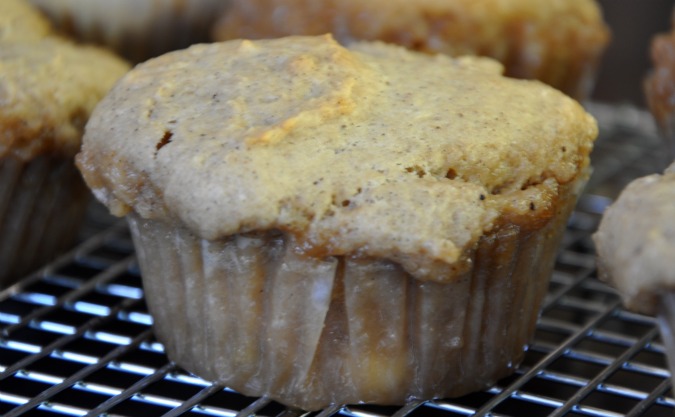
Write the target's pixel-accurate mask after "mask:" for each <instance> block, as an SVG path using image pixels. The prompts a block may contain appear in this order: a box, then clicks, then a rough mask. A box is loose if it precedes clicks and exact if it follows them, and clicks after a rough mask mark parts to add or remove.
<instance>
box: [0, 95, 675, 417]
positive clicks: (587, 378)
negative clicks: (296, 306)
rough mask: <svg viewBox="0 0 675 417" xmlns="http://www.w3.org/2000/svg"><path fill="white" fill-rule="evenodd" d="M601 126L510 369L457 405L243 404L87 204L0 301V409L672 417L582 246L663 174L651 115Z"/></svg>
mask: <svg viewBox="0 0 675 417" xmlns="http://www.w3.org/2000/svg"><path fill="white" fill-rule="evenodd" d="M589 108H590V110H591V112H593V113H595V114H596V116H597V118H598V120H599V123H600V129H601V135H600V138H599V139H598V141H597V144H596V148H595V150H594V154H593V160H594V165H595V167H596V168H595V172H594V174H593V176H592V177H591V181H590V183H589V186H588V191H587V193H586V194H584V196H583V197H582V199H581V201H580V202H579V205H578V207H577V210H576V211H575V213H574V214H573V216H572V218H571V220H570V222H569V225H568V228H567V231H566V234H565V238H564V241H563V244H562V247H561V249H560V251H559V254H558V257H557V262H556V267H555V271H554V273H553V276H552V279H551V285H550V289H549V292H548V295H547V298H546V300H545V304H544V307H543V309H542V313H541V318H540V319H539V321H538V325H537V330H536V334H535V337H534V339H533V341H532V343H531V344H530V345H529V347H528V350H527V353H526V356H525V360H524V362H523V363H522V365H521V366H520V367H519V368H518V370H517V371H516V373H515V374H514V375H512V376H510V377H508V378H505V379H504V380H502V381H499V383H497V384H496V385H495V386H493V387H492V388H490V389H488V390H485V391H483V392H477V393H474V394H471V395H467V396H464V397H461V398H454V399H442V400H434V401H426V402H415V403H410V404H407V405H406V406H403V407H383V406H375V405H341V406H335V407H332V408H329V409H325V410H322V411H319V412H311V413H308V412H303V411H301V410H294V409H289V408H286V407H284V406H282V405H281V404H278V403H276V402H274V401H271V400H268V399H265V398H250V397H246V396H243V395H240V394H238V393H236V392H235V391H233V390H231V389H229V388H226V387H222V386H218V385H214V384H212V383H209V382H207V381H204V380H202V379H200V378H198V377H195V376H193V375H190V374H189V373H186V372H185V371H183V370H182V369H180V368H179V367H178V366H176V365H175V364H173V363H171V362H170V361H169V360H168V359H167V357H166V356H165V354H164V351H163V347H162V345H161V344H160V343H158V342H157V341H156V340H155V339H154V336H153V333H152V317H151V316H150V315H149V314H148V311H147V308H146V305H145V302H144V299H143V289H142V286H141V281H140V272H139V270H138V266H137V264H136V261H135V257H134V250H133V246H132V243H131V239H130V236H129V234H128V231H127V228H126V225H125V223H124V222H123V221H116V220H113V219H112V218H109V217H107V215H106V214H105V213H104V212H103V210H102V209H101V208H100V207H98V206H94V207H93V208H92V210H91V213H90V217H91V219H90V221H89V222H88V226H87V227H86V228H85V229H84V231H83V236H85V237H87V238H86V239H84V240H83V241H82V242H81V243H80V244H79V245H78V246H77V247H76V248H74V249H73V250H72V251H71V252H69V253H66V254H64V255H63V256H61V257H60V258H58V259H56V260H54V261H53V262H52V263H50V264H49V265H46V266H44V267H43V268H41V269H40V270H38V271H36V272H35V273H33V274H32V275H31V276H29V277H27V278H26V279H24V280H22V281H21V282H20V283H19V284H16V285H14V286H13V287H10V288H8V289H7V290H5V291H3V292H1V293H0V413H2V414H3V415H5V416H7V417H12V416H22V415H30V416H54V415H69V416H95V415H109V416H124V417H133V416H143V417H152V416H160V415H165V416H179V415H184V416H241V417H243V416H261V417H262V416H278V417H299V416H307V417H310V416H311V417H329V416H343V417H383V416H392V417H404V416H407V417H419V416H430V417H452V416H469V415H471V416H491V417H507V416H531V417H539V416H570V417H581V416H610V417H613V416H650V417H658V416H672V415H673V413H674V410H675V398H674V397H673V396H672V395H671V382H670V373H669V371H668V367H667V364H666V359H665V354H664V346H663V344H662V342H661V340H660V336H659V333H658V331H657V327H656V323H655V320H654V319H653V318H651V317H646V316H642V315H639V314H634V313H631V312H628V311H626V310H624V309H623V308H622V307H621V303H620V299H619V297H618V295H617V294H616V293H615V292H614V291H613V290H612V289H610V288H608V287H607V286H606V285H604V284H603V283H602V282H600V281H599V280H598V279H597V277H596V267H595V253H594V249H593V243H592V240H591V238H590V236H591V234H592V233H593V232H594V231H595V229H596V227H597V224H598V222H599V220H600V217H601V214H602V212H603V210H604V208H605V207H606V206H607V205H608V204H609V203H610V202H611V201H612V198H613V197H615V196H616V195H617V193H618V192H619V191H620V190H621V189H622V188H623V187H624V186H625V184H626V183H627V182H628V181H630V180H631V179H633V178H635V177H638V176H641V175H645V174H649V173H652V172H656V171H660V169H661V168H662V167H663V165H664V164H665V161H663V152H662V151H661V149H662V146H661V143H660V139H659V137H658V134H657V133H656V129H655V128H654V126H653V123H652V121H651V118H650V117H649V116H648V115H647V114H645V113H644V112H642V111H640V110H637V109H635V108H632V107H617V106H608V105H600V104H591V105H590V106H589Z"/></svg>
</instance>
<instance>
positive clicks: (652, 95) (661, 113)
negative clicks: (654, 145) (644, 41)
mask: <svg viewBox="0 0 675 417" xmlns="http://www.w3.org/2000/svg"><path fill="white" fill-rule="evenodd" d="M650 52H651V54H650V56H651V59H652V63H653V66H654V67H653V69H652V71H651V72H650V73H649V75H648V76H647V77H646V79H645V82H644V91H645V98H646V100H647V105H648V107H649V110H650V111H651V113H652V114H653V115H654V119H655V120H656V122H657V124H658V126H659V128H660V129H661V132H662V133H663V136H664V138H665V141H666V142H665V143H666V147H667V149H668V152H669V156H670V157H669V159H668V161H671V160H673V159H675V31H672V30H671V31H670V32H669V33H663V34H660V35H657V36H655V37H654V39H653V40H652V43H651V50H650Z"/></svg>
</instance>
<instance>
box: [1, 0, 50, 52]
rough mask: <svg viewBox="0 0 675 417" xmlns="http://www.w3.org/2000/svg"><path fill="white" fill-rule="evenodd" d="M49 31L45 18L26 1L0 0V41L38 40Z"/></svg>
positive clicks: (48, 33)
mask: <svg viewBox="0 0 675 417" xmlns="http://www.w3.org/2000/svg"><path fill="white" fill-rule="evenodd" d="M51 33H52V27H51V25H50V24H49V21H48V20H47V18H45V17H44V16H43V15H42V14H41V13H40V12H39V11H37V9H35V8H33V7H31V6H30V5H29V4H28V3H27V2H26V1H24V0H2V1H0V42H9V41H32V40H38V39H42V38H44V37H46V36H48V35H50V34H51Z"/></svg>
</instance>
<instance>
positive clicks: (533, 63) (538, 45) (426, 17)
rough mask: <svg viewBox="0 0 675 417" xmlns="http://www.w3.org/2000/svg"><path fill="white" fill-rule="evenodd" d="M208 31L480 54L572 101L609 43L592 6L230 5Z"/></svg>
mask: <svg viewBox="0 0 675 417" xmlns="http://www.w3.org/2000/svg"><path fill="white" fill-rule="evenodd" d="M213 32H214V38H215V39H217V40H226V39H236V38H245V39H257V38H272V37H280V36H287V35H321V34H324V33H332V34H333V35H334V36H335V37H336V39H338V40H339V41H340V42H342V43H349V42H352V41H354V40H381V41H384V42H391V43H395V44H400V45H403V46H405V47H407V48H411V49H414V50H418V51H423V52H428V53H444V54H449V55H452V56H457V55H467V54H470V55H481V56H488V57H492V58H495V59H497V60H499V61H501V62H502V63H503V64H504V66H505V72H506V75H507V76H511V77H517V78H525V79H539V80H541V81H543V82H546V83H548V84H550V85H552V86H554V87H556V88H558V89H560V90H562V91H563V92H565V93H567V94H568V95H571V96H573V97H575V98H577V99H584V98H587V97H588V96H589V94H590V92H591V90H592V88H593V85H594V80H595V73H596V67H597V66H598V63H599V60H600V57H601V54H602V52H603V51H604V49H605V47H606V45H607V43H608V41H609V30H608V28H607V26H606V25H605V23H604V22H603V19H602V14H601V10H600V9H599V7H598V5H597V4H596V3H595V1H594V0H547V1H541V0H480V1H476V0H422V1H407V0H370V1H361V0H324V1H316V0H233V1H232V7H231V8H230V9H228V11H227V13H226V14H225V15H224V16H223V18H221V19H220V20H219V21H218V22H217V23H216V24H215V25H214V30H213Z"/></svg>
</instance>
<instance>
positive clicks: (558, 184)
mask: <svg viewBox="0 0 675 417" xmlns="http://www.w3.org/2000/svg"><path fill="white" fill-rule="evenodd" d="M501 70H502V68H501V66H500V65H499V64H498V63H497V62H496V61H492V60H488V59H484V58H462V59H452V58H449V57H447V56H442V55H438V56H429V55H425V54H419V53H414V52H410V51H408V50H406V49H404V48H401V47H397V46H392V45H385V44H381V43H357V44H353V45H352V46H351V47H350V48H349V49H347V48H345V47H343V46H340V44H338V43H337V42H336V41H335V40H333V38H332V37H330V36H321V37H290V38H281V39H274V40H261V41H229V42H223V43H215V44H210V45H197V46H193V47H190V48H189V49H187V50H184V51H179V52H173V53H169V54H167V55H164V56H162V57H159V58H156V59H153V60H150V61H148V62H146V63H144V64H141V65H139V66H137V67H136V68H135V69H134V70H132V71H131V72H130V73H129V74H128V75H127V76H125V77H124V78H123V79H122V80H121V81H120V83H118V84H117V86H116V87H115V88H114V89H113V90H112V91H111V93H110V94H109V95H108V96H107V97H106V98H105V99H104V100H103V101H102V102H101V104H99V106H98V107H97V108H96V110H95V111H94V113H93V115H92V118H91V119H90V121H89V122H88V124H87V128H86V134H85V138H84V142H83V147H82V151H81V153H80V154H79V155H78V157H77V164H78V166H79V168H80V170H81V171H82V173H83V176H84V178H85V180H86V182H87V183H88V185H89V186H90V187H91V188H92V189H93V190H94V193H95V195H96V196H97V197H98V198H99V199H100V200H101V201H102V202H103V203H104V204H106V205H107V206H108V207H109V208H110V210H111V212H112V213H113V214H115V215H118V216H124V215H126V216H128V219H129V223H130V226H131V230H132V236H133V238H134V242H135V246H136V249H137V254H138V261H139V264H140V267H141V271H142V276H143V283H144V288H145V291H146V294H145V295H146V300H147V302H148V306H149V308H150V311H151V313H152V314H153V316H154V326H155V331H156V334H157V337H158V339H159V340H160V341H162V343H164V345H165V348H166V352H167V353H168V355H169V357H170V358H171V359H173V360H174V361H176V362H177V363H178V364H179V365H181V366H182V367H184V368H185V369H187V370H189V371H191V372H194V373H196V374H197V375H199V376H201V377H203V378H206V379H208V380H213V381H218V382H219V383H223V384H226V385H228V386H230V387H232V388H234V389H235V390H238V391H240V392H242V393H244V394H246V395H254V396H267V397H271V398H273V399H275V400H278V401H280V402H282V403H284V404H289V405H292V406H296V407H301V408H304V409H310V410H312V409H318V408H321V407H324V406H326V405H328V404H332V403H354V402H375V403H380V404H401V403H403V402H405V401H408V400H411V399H415V398H422V399H426V398H435V397H444V396H451V395H453V396H454V395H462V394H465V393H467V392H470V391H473V390H478V389H482V388H485V387H487V386H489V385H490V384H492V383H494V382H495V381H496V380H497V379H499V378H501V377H503V376H506V375H508V374H510V373H512V372H513V371H514V370H515V367H516V366H517V364H518V363H519V361H520V360H521V359H522V357H523V349H524V347H525V345H526V343H527V342H528V340H529V338H530V337H531V334H532V332H533V329H534V326H535V321H536V318H537V314H538V310H539V306H540V304H541V302H542V298H543V297H544V294H545V293H546V289H547V284H548V279H549V274H550V272H551V268H552V265H553V260H554V256H555V253H556V246H557V244H558V241H559V238H560V235H561V233H562V231H563V229H564V226H565V222H566V219H567V216H568V214H569V213H570V211H571V210H572V208H573V206H574V204H575V201H576V197H577V194H578V193H579V190H580V187H581V186H582V185H583V183H584V182H585V181H586V177H587V169H588V166H589V157H588V155H589V152H590V150H591V147H592V142H593V140H594V138H595V136H596V134H597V128H596V124H595V121H594V120H593V118H592V117H591V116H590V115H588V114H587V113H585V112H584V110H583V109H582V108H581V106H580V105H579V104H578V103H577V102H576V101H574V100H572V99H570V98H568V97H566V96H564V95H563V94H562V93H560V92H558V91H556V90H554V89H552V88H550V87H547V86H545V85H543V84H541V83H538V82H534V81H522V80H513V79H509V78H506V77H503V76H502V75H501Z"/></svg>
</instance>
